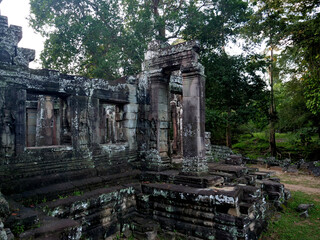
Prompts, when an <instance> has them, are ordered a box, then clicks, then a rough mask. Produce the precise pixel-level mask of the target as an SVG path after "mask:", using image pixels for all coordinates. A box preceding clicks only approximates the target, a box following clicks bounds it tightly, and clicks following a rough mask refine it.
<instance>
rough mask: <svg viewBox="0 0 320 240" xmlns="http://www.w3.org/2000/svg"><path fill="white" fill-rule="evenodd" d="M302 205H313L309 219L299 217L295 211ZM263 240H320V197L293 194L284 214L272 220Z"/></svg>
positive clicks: (300, 193)
mask: <svg viewBox="0 0 320 240" xmlns="http://www.w3.org/2000/svg"><path fill="white" fill-rule="evenodd" d="M301 203H313V204H314V207H313V208H311V209H310V210H309V218H307V219H305V218H301V217H299V213H298V212H297V211H296V210H295V209H296V208H297V206H298V205H299V204H301ZM260 239H261V240H301V239H303V240H319V239H320V196H319V195H308V194H305V193H302V192H292V198H291V199H290V200H289V201H288V204H287V206H286V207H285V209H284V211H283V213H281V214H280V216H277V217H274V218H273V219H271V220H270V223H269V226H268V230H267V232H265V233H263V234H262V236H261V238H260Z"/></svg>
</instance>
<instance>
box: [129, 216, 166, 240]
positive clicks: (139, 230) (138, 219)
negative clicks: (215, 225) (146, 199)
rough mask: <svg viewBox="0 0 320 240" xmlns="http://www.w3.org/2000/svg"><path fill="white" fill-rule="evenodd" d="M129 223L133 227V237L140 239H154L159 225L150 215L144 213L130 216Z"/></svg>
mask: <svg viewBox="0 0 320 240" xmlns="http://www.w3.org/2000/svg"><path fill="white" fill-rule="evenodd" d="M131 225H132V229H133V237H134V238H135V239H141V240H145V239H147V240H155V239H157V235H158V230H159V229H160V225H159V223H158V222H156V221H154V220H153V219H152V218H150V217H146V216H145V215H140V214H137V213H136V214H135V215H134V216H133V217H132V218H131Z"/></svg>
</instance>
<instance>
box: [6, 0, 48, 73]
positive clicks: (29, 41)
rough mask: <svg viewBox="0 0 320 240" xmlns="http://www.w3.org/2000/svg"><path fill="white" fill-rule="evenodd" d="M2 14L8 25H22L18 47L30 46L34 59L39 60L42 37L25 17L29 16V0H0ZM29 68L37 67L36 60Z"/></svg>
mask: <svg viewBox="0 0 320 240" xmlns="http://www.w3.org/2000/svg"><path fill="white" fill-rule="evenodd" d="M0 11H1V15H2V16H7V17H8V22H9V25H11V24H12V25H18V26H21V27H22V32H23V37H22V40H21V41H20V43H19V47H24V48H31V49H35V50H36V61H39V54H40V52H41V51H42V49H43V41H44V40H43V38H42V37H41V36H40V35H39V34H36V33H35V32H34V30H33V29H32V28H31V27H30V26H29V22H28V20H27V17H28V16H29V12H30V6H29V0H2V2H1V3H0ZM30 67H31V68H39V67H40V65H39V64H38V63H36V62H33V63H30Z"/></svg>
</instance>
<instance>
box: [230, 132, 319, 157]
mask: <svg viewBox="0 0 320 240" xmlns="http://www.w3.org/2000/svg"><path fill="white" fill-rule="evenodd" d="M302 135H304V136H310V138H309V140H308V141H303V138H302ZM276 139H277V146H278V150H279V154H278V155H277V158H278V159H285V158H290V159H292V160H293V161H298V160H300V159H302V158H303V159H305V160H307V161H308V160H313V159H312V157H313V154H314V153H315V152H317V151H318V149H319V143H320V139H319V137H318V136H317V135H316V134H315V130H314V129H312V128H305V129H299V131H297V132H289V133H276ZM237 140H238V142H237V143H235V144H233V148H232V150H233V151H235V152H238V153H241V154H243V155H245V156H247V157H250V158H252V159H256V158H258V157H262V158H265V157H268V156H269V154H270V153H269V151H268V147H269V143H268V134H267V132H256V133H250V134H242V135H239V136H238V137H237Z"/></svg>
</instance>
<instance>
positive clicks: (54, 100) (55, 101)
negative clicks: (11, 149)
mask: <svg viewBox="0 0 320 240" xmlns="http://www.w3.org/2000/svg"><path fill="white" fill-rule="evenodd" d="M68 144H71V133H70V112H69V108H68V105H67V101H66V99H64V98H61V97H59V96H53V95H46V94H34V93H28V94H27V101H26V146H27V147H38V146H53V145H68Z"/></svg>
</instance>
